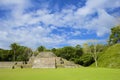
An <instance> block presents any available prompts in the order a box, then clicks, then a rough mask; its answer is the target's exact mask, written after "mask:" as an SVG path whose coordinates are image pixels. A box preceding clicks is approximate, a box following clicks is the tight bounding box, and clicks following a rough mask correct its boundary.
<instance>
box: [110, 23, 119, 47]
mask: <svg viewBox="0 0 120 80" xmlns="http://www.w3.org/2000/svg"><path fill="white" fill-rule="evenodd" d="M108 43H109V45H113V44H116V43H120V25H119V26H116V27H113V28H111V35H110V37H109V41H108Z"/></svg>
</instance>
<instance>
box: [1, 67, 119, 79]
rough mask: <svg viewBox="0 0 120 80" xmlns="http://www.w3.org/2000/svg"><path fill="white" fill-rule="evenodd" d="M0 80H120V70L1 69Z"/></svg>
mask: <svg viewBox="0 0 120 80" xmlns="http://www.w3.org/2000/svg"><path fill="white" fill-rule="evenodd" d="M0 80H120V69H106V68H61V69H0Z"/></svg>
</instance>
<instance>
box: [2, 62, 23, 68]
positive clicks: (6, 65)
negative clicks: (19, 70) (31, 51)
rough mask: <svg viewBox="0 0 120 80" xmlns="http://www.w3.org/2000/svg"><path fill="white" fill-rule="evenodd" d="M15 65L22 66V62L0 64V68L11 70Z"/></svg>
mask: <svg viewBox="0 0 120 80" xmlns="http://www.w3.org/2000/svg"><path fill="white" fill-rule="evenodd" d="M16 63H17V64H16ZM17 65H22V62H0V68H12V67H13V66H17Z"/></svg>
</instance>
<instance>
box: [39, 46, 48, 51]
mask: <svg viewBox="0 0 120 80" xmlns="http://www.w3.org/2000/svg"><path fill="white" fill-rule="evenodd" d="M37 50H38V51H39V52H43V51H45V50H46V48H45V47H44V46H39V47H38V48H37Z"/></svg>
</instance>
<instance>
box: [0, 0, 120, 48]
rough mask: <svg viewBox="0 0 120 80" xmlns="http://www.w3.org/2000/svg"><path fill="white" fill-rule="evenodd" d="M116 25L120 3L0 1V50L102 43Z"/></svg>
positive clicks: (119, 20) (92, 0) (111, 0)
mask: <svg viewBox="0 0 120 80" xmlns="http://www.w3.org/2000/svg"><path fill="white" fill-rule="evenodd" d="M119 24H120V0H0V48H5V49H9V45H10V44H11V43H13V42H17V43H19V44H21V45H24V46H28V47H30V48H33V49H35V48H37V47H38V46H40V45H44V46H46V47H47V48H53V47H55V48H58V47H63V46H74V45H76V44H80V45H82V44H83V43H86V42H88V41H89V40H91V39H97V40H98V41H99V42H101V43H105V42H106V41H107V40H108V37H109V34H110V29H111V28H112V27H113V26H116V25H119Z"/></svg>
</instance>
